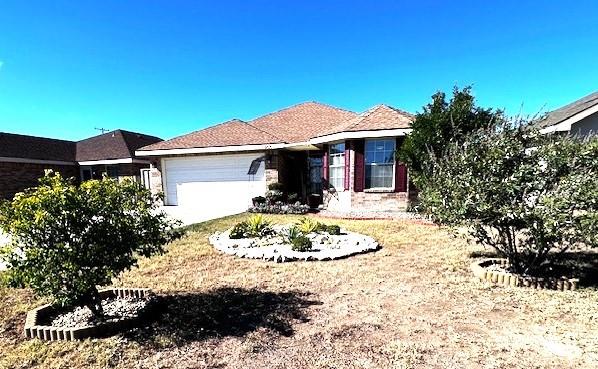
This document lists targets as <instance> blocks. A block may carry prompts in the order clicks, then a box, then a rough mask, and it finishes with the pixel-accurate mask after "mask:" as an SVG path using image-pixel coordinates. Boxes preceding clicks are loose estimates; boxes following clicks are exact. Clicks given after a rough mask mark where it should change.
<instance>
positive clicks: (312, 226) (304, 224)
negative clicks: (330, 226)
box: [296, 217, 325, 234]
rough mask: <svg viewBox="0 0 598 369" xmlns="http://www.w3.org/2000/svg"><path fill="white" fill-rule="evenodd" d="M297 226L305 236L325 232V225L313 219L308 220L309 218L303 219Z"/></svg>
mask: <svg viewBox="0 0 598 369" xmlns="http://www.w3.org/2000/svg"><path fill="white" fill-rule="evenodd" d="M296 226H297V228H299V230H300V231H301V232H303V233H304V234H308V233H316V232H319V231H321V230H323V227H325V225H324V224H322V223H320V222H318V221H316V220H314V219H313V218H307V217H304V218H301V219H300V220H299V221H298V222H297V223H296Z"/></svg>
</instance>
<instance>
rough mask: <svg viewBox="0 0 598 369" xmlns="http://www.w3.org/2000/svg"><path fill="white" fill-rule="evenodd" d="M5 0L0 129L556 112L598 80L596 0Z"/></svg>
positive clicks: (51, 131) (152, 127) (164, 129)
mask: <svg viewBox="0 0 598 369" xmlns="http://www.w3.org/2000/svg"><path fill="white" fill-rule="evenodd" d="M489 4H490V3H489V2H485V1H480V2H476V1H467V2H464V1H446V2H444V3H443V4H441V3H440V2H435V1H380V2H377V1H363V2H350V1H324V0H321V1H303V0H302V1H294V2H284V3H283V2H282V1H242V0H239V1H210V2H208V1H205V2H202V1H172V0H169V1H166V0H164V1H149V0H145V1H132V0H126V1H121V0H102V1H99V0H98V1H56V0H52V1H50V0H48V1H45V2H39V1H21V0H17V1H12V0H9V1H7V0H3V1H2V3H1V5H0V63H1V66H0V131H8V132H15V133H22V134H32V135H40V136H48V137H57V138H65V139H81V138H85V137H88V136H91V135H94V134H96V133H97V132H96V131H94V127H106V128H110V129H115V128H123V129H128V130H133V131H141V132H145V133H148V134H154V135H158V136H161V137H163V138H170V137H173V136H176V135H180V134H184V133H188V132H190V131H192V130H196V129H199V128H202V127H205V126H208V125H211V124H214V123H218V122H221V121H224V120H228V119H230V118H240V119H246V120H247V119H251V118H254V117H256V116H259V115H261V114H264V113H268V112H270V111H273V110H276V109H279V108H282V107H285V106H288V105H291V104H295V103H298V102H302V101H307V100H316V101H321V102H325V103H328V104H332V105H336V106H340V107H343V108H347V109H351V110H355V111H363V110H365V109H367V108H369V107H370V106H372V105H374V104H377V103H387V104H391V105H393V106H396V107H399V108H402V109H405V110H409V111H412V112H416V111H418V110H420V109H421V106H422V105H423V104H425V103H427V102H428V101H429V97H430V95H431V94H432V93H434V92H435V91H437V90H450V89H451V87H452V86H453V85H455V84H459V85H461V86H463V85H467V84H473V86H474V92H475V94H476V96H477V98H478V101H479V102H480V104H481V105H484V106H493V107H502V108H506V109H507V112H508V113H511V114H514V113H517V112H519V109H520V106H521V104H522V103H523V104H524V108H523V110H524V112H526V113H533V112H537V111H538V110H540V109H541V108H542V107H543V106H544V107H545V109H552V108H555V107H558V106H560V105H563V104H565V103H567V102H570V101H572V100H574V99H577V98H579V97H581V96H583V95H586V94H588V93H591V92H593V91H595V90H598V2H596V1H579V2H571V1H562V2H557V1H534V2H531V1H530V2H529V3H528V4H524V3H523V2H522V1H500V2H496V4H495V5H489Z"/></svg>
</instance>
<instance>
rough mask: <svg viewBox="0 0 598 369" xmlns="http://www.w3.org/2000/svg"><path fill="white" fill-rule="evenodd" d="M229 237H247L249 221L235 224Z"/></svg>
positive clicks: (235, 238) (236, 238)
mask: <svg viewBox="0 0 598 369" xmlns="http://www.w3.org/2000/svg"><path fill="white" fill-rule="evenodd" d="M229 237H230V238H231V239H234V240H238V239H240V238H245V237H247V222H240V223H237V224H235V225H234V227H233V229H231V231H230V235H229Z"/></svg>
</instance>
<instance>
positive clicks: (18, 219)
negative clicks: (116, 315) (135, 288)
mask: <svg viewBox="0 0 598 369" xmlns="http://www.w3.org/2000/svg"><path fill="white" fill-rule="evenodd" d="M156 200H157V199H156V198H155V196H153V195H152V194H151V193H150V192H149V191H147V190H146V189H144V188H142V187H141V186H140V185H139V184H137V183H135V182H133V181H123V182H122V183H119V182H117V181H114V180H111V179H108V178H104V179H102V180H93V181H86V182H83V183H82V184H81V185H80V186H76V185H73V184H72V183H71V182H70V181H68V180H65V179H63V178H62V177H61V176H60V175H59V174H53V173H51V172H48V173H46V176H45V177H43V178H41V179H40V185H39V187H37V188H35V189H30V190H27V191H25V192H23V193H20V194H17V195H16V196H15V198H14V199H13V200H12V201H11V202H8V201H5V202H2V203H1V204H0V229H2V230H3V231H4V232H6V233H8V234H10V235H11V244H10V246H9V247H7V248H6V249H5V250H4V252H3V254H2V256H3V258H4V259H5V261H6V262H7V264H8V267H9V269H8V273H9V275H10V278H11V280H12V282H13V283H18V284H20V285H25V286H29V287H31V288H32V289H33V290H34V291H35V292H36V293H37V294H39V295H42V296H50V297H52V298H53V299H54V300H55V302H56V303H58V304H60V305H63V306H66V305H75V304H76V305H86V306H88V307H89V308H90V310H91V311H92V312H93V313H94V314H95V315H96V316H98V317H102V316H103V310H102V306H101V299H100V297H99V294H98V286H102V285H108V284H109V283H110V282H111V279H112V278H115V277H117V276H118V275H119V274H120V273H121V272H123V271H125V270H128V269H130V268H131V267H133V266H135V265H136V264H137V259H138V257H140V256H145V257H149V256H151V255H154V254H160V253H163V252H164V248H163V246H164V245H165V244H167V243H168V242H170V241H172V240H173V239H175V238H177V237H178V236H180V232H179V231H178V230H176V229H175V228H174V227H175V226H176V225H177V224H176V223H174V222H172V221H170V220H168V219H167V218H166V215H165V214H164V213H163V212H159V211H157V206H158V205H157V202H156Z"/></svg>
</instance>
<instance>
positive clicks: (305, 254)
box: [209, 220, 380, 262]
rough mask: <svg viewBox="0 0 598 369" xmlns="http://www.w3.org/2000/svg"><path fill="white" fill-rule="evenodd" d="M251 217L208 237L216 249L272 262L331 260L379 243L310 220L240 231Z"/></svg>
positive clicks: (365, 249)
mask: <svg viewBox="0 0 598 369" xmlns="http://www.w3.org/2000/svg"><path fill="white" fill-rule="evenodd" d="M251 223H252V222H251V220H250V221H247V222H243V223H239V224H238V225H236V226H235V227H233V228H231V229H229V230H227V231H224V232H217V233H215V234H213V235H212V236H210V238H209V242H210V244H212V245H213V246H214V248H215V249H217V250H218V251H221V252H223V253H226V254H229V255H235V256H238V257H242V258H249V259H262V260H268V261H275V262H287V261H295V260H305V261H315V260H334V259H340V258H345V257H349V256H352V255H356V254H361V253H365V252H370V251H375V250H378V249H379V248H380V245H379V244H378V242H376V240H374V239H373V238H372V237H369V236H365V235H362V234H359V233H354V232H348V231H345V230H341V229H340V228H339V227H338V226H325V225H323V224H321V223H318V222H314V221H312V220H305V221H302V222H300V224H295V225H292V224H287V225H274V226H270V225H268V226H266V228H262V229H261V230H260V233H261V234H253V235H247V232H246V233H243V232H242V231H240V229H242V228H243V226H247V224H251Z"/></svg>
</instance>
